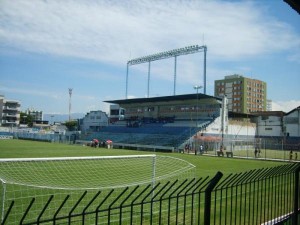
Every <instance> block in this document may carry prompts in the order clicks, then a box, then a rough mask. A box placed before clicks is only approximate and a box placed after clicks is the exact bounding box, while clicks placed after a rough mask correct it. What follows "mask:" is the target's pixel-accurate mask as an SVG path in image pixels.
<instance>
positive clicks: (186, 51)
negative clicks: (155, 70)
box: [125, 45, 207, 99]
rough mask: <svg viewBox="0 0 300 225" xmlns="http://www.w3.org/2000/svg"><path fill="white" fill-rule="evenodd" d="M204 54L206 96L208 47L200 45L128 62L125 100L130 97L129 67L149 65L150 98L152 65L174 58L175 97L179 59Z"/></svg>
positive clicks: (148, 92) (148, 95) (148, 93)
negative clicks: (158, 61) (142, 64)
mask: <svg viewBox="0 0 300 225" xmlns="http://www.w3.org/2000/svg"><path fill="white" fill-rule="evenodd" d="M202 51H203V53H204V60H203V61H204V62H203V63H204V68H203V77H204V81H203V85H204V94H206V52H207V46H206V45H203V46H198V45H192V46H187V47H184V48H178V49H173V50H170V51H166V52H160V53H156V54H153V55H148V56H143V57H140V58H136V59H132V60H129V61H127V70H126V90H125V98H126V99H127V97H128V74H129V66H133V65H136V64H141V63H148V85H147V97H148V98H149V97H150V64H151V62H152V61H156V60H162V59H167V58H172V57H174V90H173V95H176V79H177V57H178V56H181V55H188V54H194V53H198V52H202Z"/></svg>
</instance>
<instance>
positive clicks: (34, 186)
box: [0, 155, 195, 224]
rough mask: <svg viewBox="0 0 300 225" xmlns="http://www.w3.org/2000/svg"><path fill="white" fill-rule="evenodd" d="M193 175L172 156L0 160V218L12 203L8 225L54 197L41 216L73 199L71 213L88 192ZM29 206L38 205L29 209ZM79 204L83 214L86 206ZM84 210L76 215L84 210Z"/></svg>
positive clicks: (192, 170) (31, 215)
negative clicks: (80, 197) (32, 202)
mask: <svg viewBox="0 0 300 225" xmlns="http://www.w3.org/2000/svg"><path fill="white" fill-rule="evenodd" d="M194 176H195V166H194V165H192V164H190V163H188V162H186V161H184V160H181V159H178V158H174V157H169V156H157V155H126V156H103V157H63V158H25V159H0V199H1V202H0V204H1V205H0V210H1V211H0V215H1V217H0V219H1V222H2V221H3V220H4V218H5V215H6V214H7V210H8V208H9V205H10V204H11V202H12V201H14V205H15V207H13V208H12V210H11V212H10V213H9V218H8V219H7V221H8V222H6V224H17V223H18V224H19V223H20V220H21V219H22V216H24V213H25V212H26V210H27V211H28V212H29V213H28V215H26V218H25V219H24V220H27V221H30V220H31V218H37V217H38V216H39V214H40V212H41V208H43V207H45V205H46V204H47V200H48V199H49V196H52V195H53V196H54V198H53V200H52V201H51V204H49V205H48V206H47V210H45V212H44V213H43V216H48V217H51V216H53V215H55V212H57V208H59V207H60V205H61V202H62V201H63V199H64V198H65V196H67V195H70V194H71V196H72V197H70V199H68V204H65V205H64V209H63V210H61V211H60V212H64V211H65V212H68V211H70V208H71V207H73V206H74V205H76V204H77V203H76V201H77V200H78V196H80V195H81V194H82V193H83V192H84V191H89V192H88V193H89V194H90V195H91V196H92V195H94V194H95V193H96V192H98V191H101V192H103V193H104V192H105V191H106V192H109V191H110V190H112V189H114V190H119V189H121V188H124V187H132V186H135V185H149V184H151V185H152V186H154V185H155V183H156V182H162V181H164V180H165V181H166V180H174V179H183V178H192V177H194ZM114 193H116V194H117V193H118V192H117V191H115V192H114ZM72 198H73V199H72ZM33 199H34V200H33ZM30 201H34V204H32V205H31V206H30V207H31V208H30V210H28V205H29V202H30ZM80 204H81V206H80V207H81V209H82V208H84V207H85V206H86V205H87V204H88V202H84V201H82V202H80ZM107 204H108V203H107ZM80 207H77V210H81V209H80ZM47 214H48V215H47Z"/></svg>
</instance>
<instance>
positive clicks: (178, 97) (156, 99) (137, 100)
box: [104, 93, 222, 104]
mask: <svg viewBox="0 0 300 225" xmlns="http://www.w3.org/2000/svg"><path fill="white" fill-rule="evenodd" d="M191 99H199V100H201V99H215V100H220V101H221V100H222V99H221V98H217V97H214V96H210V95H205V94H201V93H199V94H198V97H197V94H185V95H172V96H162V97H152V98H131V99H121V100H107V101H104V102H107V103H113V104H129V103H147V102H169V101H178V100H191Z"/></svg>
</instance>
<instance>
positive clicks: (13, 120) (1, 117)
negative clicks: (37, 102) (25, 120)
mask: <svg viewBox="0 0 300 225" xmlns="http://www.w3.org/2000/svg"><path fill="white" fill-rule="evenodd" d="M20 106H21V104H20V102H19V101H16V100H8V99H5V98H4V96H3V95H0V126H4V127H16V126H19V124H20Z"/></svg>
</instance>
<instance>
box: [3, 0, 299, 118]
mask: <svg viewBox="0 0 300 225" xmlns="http://www.w3.org/2000/svg"><path fill="white" fill-rule="evenodd" d="M203 44H205V45H207V48H208V52H207V94H209V95H213V93H214V91H213V90H214V80H217V79H223V78H224V76H226V75H231V74H241V75H244V76H245V77H250V78H254V79H259V80H263V81H265V82H267V85H268V93H267V98H268V99H271V100H272V101H273V110H282V111H285V112H288V111H290V110H292V109H293V108H295V107H297V106H300V88H299V84H300V15H299V14H298V13H297V12H296V11H294V10H293V9H292V8H290V6H289V5H288V4H286V3H285V2H284V1H283V0H257V1H237V0H232V1H229V0H228V1H227V0H223V1H215V0H203V1H201V0H199V1H192V0H186V1H180V0H170V1H168V0H165V1H154V0H152V1H148V0H130V1H129V0H128V1H127V0H124V1H119V0H115V1H114V0H112V1H108V0H107V1H106V0H99V1H91V0H64V1H59V0H51V1H50V0H27V1H26V0H14V1H11V0H1V1H0V94H2V95H5V97H6V98H8V99H14V100H19V101H20V102H21V109H22V110H23V111H24V110H26V109H27V108H34V109H35V110H42V111H43V112H44V113H48V114H59V113H60V114H67V113H68V110H69V93H68V88H73V94H72V112H73V113H87V112H89V111H90V110H103V111H106V112H107V111H108V107H109V106H108V104H106V103H103V101H105V100H116V99H124V98H125V84H126V63H127V61H128V60H130V59H133V58H138V57H141V56H146V55H150V54H155V53H158V52H163V51H168V50H172V49H177V48H182V47H185V46H190V45H203ZM147 70H148V64H140V65H136V66H131V67H130V69H129V86H128V96H129V97H145V96H146V95H147V73H148V72H147ZM173 73H174V59H166V60H161V61H156V62H153V63H152V64H151V81H150V96H164V95H172V94H173ZM194 85H203V54H202V53H197V54H192V55H186V56H180V57H178V59H177V87H176V94H187V93H194V92H195V90H194V89H193V86H194Z"/></svg>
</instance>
